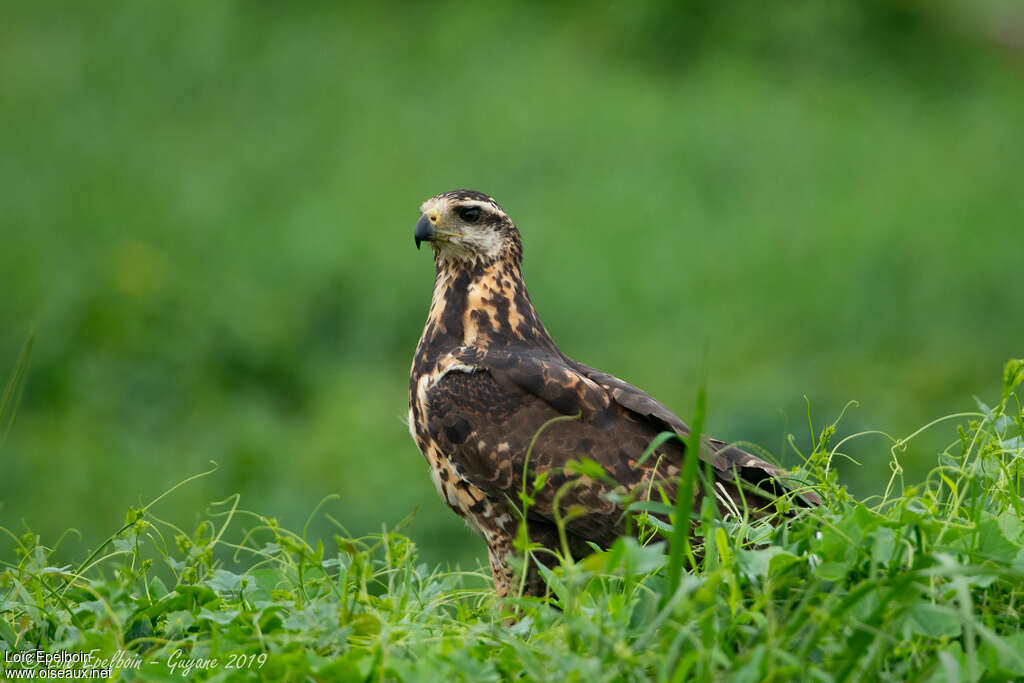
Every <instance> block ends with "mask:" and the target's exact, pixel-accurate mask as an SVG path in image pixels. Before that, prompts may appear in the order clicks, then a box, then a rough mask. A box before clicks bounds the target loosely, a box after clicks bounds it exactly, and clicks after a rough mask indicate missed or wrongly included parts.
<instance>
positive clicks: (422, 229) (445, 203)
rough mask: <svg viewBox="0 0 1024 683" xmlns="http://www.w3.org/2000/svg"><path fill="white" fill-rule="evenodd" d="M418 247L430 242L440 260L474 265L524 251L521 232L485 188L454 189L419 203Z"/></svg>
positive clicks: (417, 223) (516, 259) (519, 254)
mask: <svg viewBox="0 0 1024 683" xmlns="http://www.w3.org/2000/svg"><path fill="white" fill-rule="evenodd" d="M420 213H421V214H422V215H421V216H420V219H419V220H418V221H416V232H415V240H416V248H417V249H419V247H420V243H421V242H430V245H431V246H432V247H433V248H434V254H435V255H436V258H437V259H438V260H439V261H446V262H452V263H455V264H465V265H475V264H480V263H489V262H493V261H497V260H502V259H512V260H515V261H518V260H519V259H520V258H521V255H522V246H521V242H520V240H519V232H518V231H517V230H516V226H515V224H513V223H512V219H510V218H509V217H508V215H506V214H505V212H504V211H503V210H502V208H501V206H499V205H498V202H496V201H494V200H493V199H491V198H490V197H488V196H487V195H485V194H484V193H482V192H475V191H473V190H452V191H451V192H445V193H443V194H439V195H437V196H436V197H431V198H430V199H428V200H427V201H425V202H423V204H422V205H420Z"/></svg>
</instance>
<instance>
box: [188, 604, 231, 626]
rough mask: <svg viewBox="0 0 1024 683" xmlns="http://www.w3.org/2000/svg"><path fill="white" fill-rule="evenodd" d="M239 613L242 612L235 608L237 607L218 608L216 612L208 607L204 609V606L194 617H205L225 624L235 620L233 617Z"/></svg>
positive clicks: (222, 624)
mask: <svg viewBox="0 0 1024 683" xmlns="http://www.w3.org/2000/svg"><path fill="white" fill-rule="evenodd" d="M241 613H242V612H241V610H237V609H226V610H219V611H217V612H213V611H211V610H208V609H206V608H205V607H204V608H202V609H201V610H199V614H198V616H197V617H196V619H197V620H201V619H207V620H209V621H212V622H215V623H218V624H220V625H221V626H227V625H228V624H230V623H231V622H232V621H234V620H235V617H237V616H238V615H239V614H241Z"/></svg>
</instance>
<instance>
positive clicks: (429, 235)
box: [413, 216, 437, 249]
mask: <svg viewBox="0 0 1024 683" xmlns="http://www.w3.org/2000/svg"><path fill="white" fill-rule="evenodd" d="M413 237H414V238H415V240H416V248H417V249H419V248H420V243H421V242H430V241H431V240H433V239H434V238H435V237H437V230H435V229H434V226H433V224H432V223H431V222H430V219H429V218H427V217H426V216H420V219H419V220H418V221H416V231H415V232H414V233H413Z"/></svg>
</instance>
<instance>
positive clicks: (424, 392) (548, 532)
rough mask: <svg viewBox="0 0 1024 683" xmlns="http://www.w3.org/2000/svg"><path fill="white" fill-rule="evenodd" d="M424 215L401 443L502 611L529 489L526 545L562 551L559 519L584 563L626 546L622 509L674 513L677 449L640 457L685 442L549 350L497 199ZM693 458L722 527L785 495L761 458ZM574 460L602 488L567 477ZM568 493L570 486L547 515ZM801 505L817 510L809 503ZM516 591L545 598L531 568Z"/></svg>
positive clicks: (661, 418)
mask: <svg viewBox="0 0 1024 683" xmlns="http://www.w3.org/2000/svg"><path fill="white" fill-rule="evenodd" d="M420 212H421V216H420V218H419V220H418V221H417V223H416V229H415V241H416V246H417V248H418V247H419V246H420V243H421V242H429V243H430V245H431V246H432V247H433V251H434V263H435V266H436V276H435V278H434V293H433V297H432V299H431V302H430V312H429V314H428V315H427V322H426V326H425V327H424V329H423V335H422V336H421V337H420V340H419V345H418V346H417V348H416V354H415V356H414V358H413V363H412V372H411V375H410V377H409V431H410V432H411V433H412V437H413V439H414V440H415V441H416V445H417V446H418V447H419V449H420V451H421V452H422V453H423V455H424V456H425V457H426V459H427V461H428V463H429V465H430V474H431V478H432V479H433V481H434V485H435V486H436V487H437V491H438V493H439V494H440V496H441V498H442V499H443V500H444V501H445V502H446V503H447V504H448V505H449V506H450V507H451V508H452V509H453V510H454V511H455V512H456V513H458V514H459V515H460V516H461V517H463V518H464V519H465V520H466V521H467V522H468V524H469V526H470V527H471V528H472V529H473V530H474V531H476V532H477V533H478V534H479V535H480V536H481V537H483V539H484V541H486V543H487V548H488V552H489V559H490V567H491V573H492V575H493V578H494V586H495V589H496V591H497V593H498V595H499V596H502V597H504V596H506V595H508V594H509V593H510V592H512V591H513V589H514V588H515V587H516V584H514V583H513V580H514V572H513V568H512V567H513V565H512V564H511V563H510V560H511V559H512V557H511V554H512V553H514V552H515V550H514V543H515V539H516V535H517V532H518V529H519V523H520V518H519V517H520V515H519V514H517V510H516V507H515V506H516V505H519V500H520V498H519V493H520V492H521V491H523V490H526V491H527V492H528V493H532V491H533V484H534V482H535V481H536V480H535V479H534V477H537V476H541V477H542V479H541V481H543V486H542V487H541V488H540V489H539V490H538V491H537V492H536V493H535V494H533V498H534V501H533V503H532V505H530V506H529V507H528V509H527V515H526V518H525V520H523V521H524V523H525V524H526V525H527V528H526V531H527V533H528V537H529V539H530V541H531V542H534V543H540V544H541V545H543V546H545V547H548V548H552V549H557V548H559V547H560V544H559V538H558V533H557V527H556V523H555V520H556V516H557V515H561V518H562V519H566V518H570V519H569V521H568V522H567V526H566V529H567V541H568V545H569V548H570V551H571V553H572V554H573V555H574V556H577V557H578V556H580V555H585V554H589V553H590V552H591V548H590V546H589V545H588V542H590V543H594V544H596V545H598V546H601V547H607V546H609V545H610V544H611V543H612V542H613V541H614V540H615V538H616V537H617V536H620V535H622V533H623V532H624V530H625V516H624V514H623V512H624V509H623V503H622V501H623V500H624V499H629V497H630V496H632V499H634V500H647V499H649V498H653V499H655V500H660V495H661V494H662V493H666V494H667V495H668V496H669V497H670V498H671V499H674V497H675V490H676V481H677V479H678V478H679V472H680V470H681V467H682V464H683V461H684V458H686V457H689V456H690V454H689V453H687V452H686V447H685V445H684V444H683V443H682V442H681V440H679V439H670V440H668V441H665V442H664V443H663V444H661V445H660V446H659V447H658V449H657V452H656V455H655V456H654V457H648V458H647V459H643V457H642V456H643V454H644V452H645V449H647V447H648V445H649V444H650V443H651V441H652V440H653V439H654V438H655V437H657V436H658V434H659V433H661V432H664V431H669V432H674V433H675V434H677V435H679V436H681V437H686V436H688V435H689V428H688V427H687V425H686V424H684V423H683V421H682V420H680V419H679V418H678V417H677V416H676V415H675V414H674V413H672V411H670V410H669V409H668V408H666V407H665V406H664V405H662V404H661V403H659V402H658V401H656V400H654V399H653V398H651V397H650V396H648V395H647V394H645V393H644V392H643V391H641V390H640V389H637V388H636V387H634V386H632V385H630V384H627V383H626V382H624V381H622V380H621V379H618V378H617V377H613V376H612V375H609V374H606V373H603V372H600V371H599V370H595V369H593V368H590V367H587V366H586V365H583V364H582V363H578V362H576V361H574V360H573V359H571V358H569V357H568V356H566V355H565V354H564V353H562V352H561V351H560V350H559V349H558V347H557V346H556V345H555V342H554V341H553V340H552V339H551V336H550V335H549V334H548V332H547V330H546V329H545V328H544V324H543V323H542V322H541V320H540V318H539V317H538V315H537V312H536V311H535V310H534V308H533V304H532V303H531V301H530V296H529V294H528V293H527V291H526V285H525V284H524V282H523V274H522V268H521V264H522V257H523V248H522V242H521V240H520V236H519V231H518V230H517V229H516V226H515V225H514V224H513V223H512V220H511V219H510V218H509V217H508V216H507V215H506V214H505V212H504V211H503V210H502V208H501V207H500V206H499V205H498V203H497V202H496V201H495V200H494V199H492V198H491V197H489V196H487V195H486V194H483V193H481V192H475V191H472V190H453V191H451V192H445V193H443V194H439V195H437V196H436V197H433V198H431V199H428V200H427V201H425V202H423V204H422V205H421V206H420ZM560 416H562V417H564V419H562V420H556V421H553V422H552V421H551V420H552V418H557V417H560ZM542 427H543V429H542ZM531 442H532V447H531ZM700 450H701V454H700V457H701V458H702V460H705V461H710V462H711V464H712V465H713V471H714V473H715V482H714V489H713V490H714V493H715V497H716V499H717V501H716V502H717V504H718V506H719V509H720V510H721V512H722V513H723V514H728V513H729V512H730V511H732V512H734V513H735V512H736V511H737V510H743V509H754V510H756V509H758V508H761V507H764V506H767V505H768V504H769V503H770V502H771V497H770V496H766V495H764V492H765V490H770V491H772V492H778V491H780V490H782V489H781V487H775V486H774V484H775V483H776V482H777V481H778V479H779V478H780V477H781V476H782V472H781V471H780V470H779V469H777V468H776V467H774V466H773V465H771V464H769V463H767V462H765V461H764V460H761V459H760V458H757V457H755V456H753V455H751V454H749V453H746V452H744V451H742V450H740V449H738V448H735V447H731V446H728V445H726V444H724V443H722V442H721V441H715V440H712V439H708V440H706V441H705V442H704V443H703V444H702V448H701V449H700ZM581 456H585V457H586V458H589V459H591V460H593V461H595V462H596V463H597V464H599V465H600V466H601V467H602V468H603V469H604V471H605V473H606V475H607V476H599V475H598V474H597V473H591V474H594V475H595V476H587V475H579V474H578V473H577V474H574V473H573V472H572V471H571V468H567V467H566V465H567V463H569V462H570V461H573V460H578V459H580V458H581ZM527 458H528V462H527ZM524 477H526V481H525V482H524ZM737 477H738V478H739V479H740V480H742V481H745V482H747V483H749V484H751V485H754V486H756V487H758V491H760V492H761V493H760V494H759V493H757V492H753V491H749V490H747V489H748V487H747V486H745V485H743V484H741V483H740V482H738V481H737ZM570 479H575V480H576V481H574V482H573V484H572V485H571V486H568V487H566V488H565V490H564V491H563V492H562V495H561V496H560V497H559V498H558V499H557V501H556V497H555V494H556V492H558V490H559V489H560V488H561V487H562V486H563V485H564V484H566V483H567V482H568V481H569V480H570ZM698 488H701V489H702V487H698ZM741 489H742V490H741ZM613 493H614V494H619V495H618V496H617V497H616V496H609V494H613ZM702 495H703V491H702V490H701V491H698V492H697V500H696V507H697V509H699V505H700V497H701V496H702ZM804 497H805V498H806V499H807V500H808V501H810V502H811V503H817V502H818V501H817V499H816V497H815V496H814V495H813V494H812V493H807V494H805V495H804ZM556 502H557V504H558V505H559V508H558V510H556V509H555V505H556ZM804 504H806V501H805V502H804ZM570 510H571V511H573V513H574V514H568V511H570ZM580 512H583V513H585V514H578V513H580ZM539 559H541V561H546V562H550V561H551V560H550V559H549V560H544V558H543V557H541V558H539ZM522 580H523V581H524V582H525V592H526V593H528V594H535V595H536V594H543V592H544V584H543V581H542V580H541V579H540V577H539V573H538V572H537V571H536V568H528V569H527V576H526V577H523V578H522Z"/></svg>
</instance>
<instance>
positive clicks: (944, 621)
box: [906, 601, 961, 638]
mask: <svg viewBox="0 0 1024 683" xmlns="http://www.w3.org/2000/svg"><path fill="white" fill-rule="evenodd" d="M906 628H907V630H908V631H909V632H910V633H916V634H919V635H922V636H928V637H930V638H941V637H942V636H948V637H950V638H953V637H956V636H959V635H960V630H961V626H960V617H959V615H958V614H957V613H956V610H954V609H952V608H950V607H944V606H942V605H933V604H931V603H928V602H924V601H920V602H917V603H915V604H914V605H913V606H911V608H910V610H908V612H907V622H906Z"/></svg>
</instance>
